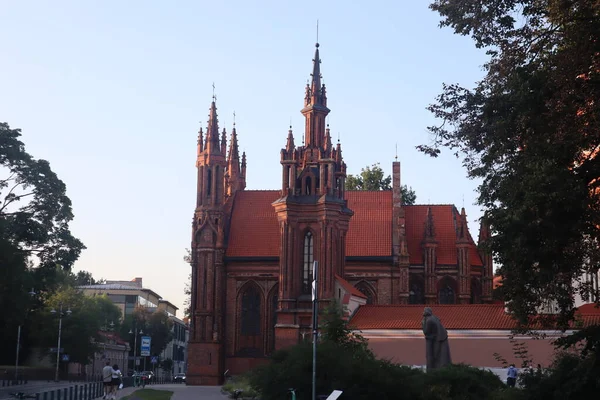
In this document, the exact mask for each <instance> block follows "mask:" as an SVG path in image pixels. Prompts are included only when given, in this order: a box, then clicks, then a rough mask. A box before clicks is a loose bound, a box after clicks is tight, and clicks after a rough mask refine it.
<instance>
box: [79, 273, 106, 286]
mask: <svg viewBox="0 0 600 400" xmlns="http://www.w3.org/2000/svg"><path fill="white" fill-rule="evenodd" d="M73 278H74V282H73V283H74V285H75V286H84V285H100V284H103V283H104V282H105V280H104V279H95V278H94V277H93V276H92V274H91V273H90V272H87V271H78V272H77V274H75V275H73Z"/></svg>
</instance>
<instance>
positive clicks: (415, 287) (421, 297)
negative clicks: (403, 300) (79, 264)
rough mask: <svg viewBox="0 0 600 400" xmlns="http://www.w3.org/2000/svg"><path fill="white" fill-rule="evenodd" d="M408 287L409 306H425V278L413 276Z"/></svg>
mask: <svg viewBox="0 0 600 400" xmlns="http://www.w3.org/2000/svg"><path fill="white" fill-rule="evenodd" d="M408 285H409V292H408V304H425V281H424V280H423V278H422V277H421V276H418V275H414V274H411V275H410V278H409V280H408Z"/></svg>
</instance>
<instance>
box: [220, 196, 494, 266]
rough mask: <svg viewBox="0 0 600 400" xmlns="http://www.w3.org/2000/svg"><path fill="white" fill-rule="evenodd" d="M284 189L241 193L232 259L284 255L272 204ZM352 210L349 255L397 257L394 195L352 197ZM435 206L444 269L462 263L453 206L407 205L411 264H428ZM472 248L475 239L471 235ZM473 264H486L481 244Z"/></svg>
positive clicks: (229, 252) (236, 206) (230, 248)
mask: <svg viewBox="0 0 600 400" xmlns="http://www.w3.org/2000/svg"><path fill="white" fill-rule="evenodd" d="M279 193H280V192H279V191H278V190H256V191H253V190H246V191H242V192H238V193H237V194H236V197H235V201H234V205H233V215H232V220H231V225H230V233H229V245H228V248H227V256H229V257H258V256H263V257H277V256H279V224H278V223H277V216H276V215H275V210H274V209H273V206H272V205H271V204H272V203H273V202H274V201H275V200H277V199H278V198H279ZM346 199H347V200H348V207H349V208H350V209H351V210H353V211H354V216H353V217H352V218H351V219H350V227H349V229H348V236H347V242H346V256H349V257H353V256H362V257H368V256H391V255H392V192H391V191H373V192H369V191H349V192H346ZM429 207H431V210H432V213H433V219H434V224H435V232H436V239H437V241H438V242H439V245H438V253H437V254H438V264H446V265H454V264H456V262H457V261H456V260H457V257H456V245H455V243H456V228H455V226H456V222H455V220H456V219H457V218H460V214H459V213H458V211H457V210H456V208H455V207H454V206H452V205H431V206H429V205H415V206H405V210H406V227H407V229H406V234H407V241H408V250H409V253H410V262H411V264H415V265H419V264H423V252H422V250H421V242H422V240H423V236H424V232H425V217H426V214H427V209H428V208H429ZM469 239H470V241H471V243H473V240H472V238H471V236H469ZM470 258H471V264H472V265H482V262H481V258H480V257H479V254H478V253H477V249H476V247H475V244H474V243H473V247H472V248H471V257H470Z"/></svg>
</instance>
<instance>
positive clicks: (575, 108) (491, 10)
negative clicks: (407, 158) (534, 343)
mask: <svg viewBox="0 0 600 400" xmlns="http://www.w3.org/2000/svg"><path fill="white" fill-rule="evenodd" d="M431 8H432V9H433V10H435V11H437V12H438V13H439V14H440V15H441V17H442V21H441V26H449V27H452V28H453V29H454V31H455V32H456V33H457V34H461V35H470V36H471V37H472V38H473V40H474V41H475V45H476V46H477V47H478V48H485V49H486V50H487V54H488V55H489V60H488V62H487V63H486V64H485V65H484V68H485V71H486V76H485V77H484V78H483V79H482V80H481V81H480V82H479V83H477V85H476V86H475V88H473V89H468V88H464V87H461V86H460V85H456V84H451V85H444V86H443V91H442V94H441V95H440V96H438V98H437V100H436V102H435V103H434V104H433V105H431V106H430V107H429V109H430V110H431V111H432V112H433V114H434V115H435V116H436V117H437V118H439V119H440V120H441V123H440V124H439V125H436V126H432V127H429V130H430V132H431V135H432V137H433V144H432V145H422V146H419V149H420V150H422V151H423V152H425V153H427V154H429V155H432V156H437V155H438V154H439V153H440V151H441V148H448V149H450V150H452V151H453V152H454V153H455V154H456V155H457V156H459V157H462V158H463V163H464V165H465V167H466V169H467V171H468V175H469V177H471V178H478V179H481V180H482V184H481V185H480V186H479V189H478V191H479V199H478V202H479V204H480V205H482V206H483V208H484V209H485V215H484V217H485V218H486V219H487V221H488V222H489V223H490V224H491V227H492V230H493V238H492V242H491V249H492V250H493V252H494V255H495V262H496V263H498V264H499V265H501V267H500V273H501V274H502V276H503V282H502V284H503V294H504V295H505V298H506V300H507V301H508V302H509V303H508V306H509V308H510V310H511V311H512V312H513V313H514V314H515V316H516V317H517V318H518V319H519V321H520V322H522V323H523V324H527V322H528V321H529V318H530V316H532V315H535V314H537V310H539V307H540V306H542V305H543V303H544V302H553V303H555V304H556V305H558V307H559V308H560V314H559V315H558V318H557V320H556V321H551V322H552V323H556V324H557V325H558V326H559V327H562V328H566V327H567V324H568V321H569V320H570V319H572V318H573V315H574V313H573V298H574V297H575V294H577V293H578V292H579V293H581V294H583V295H584V296H585V295H586V294H587V292H588V291H589V287H586V286H585V285H581V284H577V283H575V282H577V281H579V277H581V276H582V275H583V274H584V273H597V272H598V268H599V266H600V248H599V246H598V243H600V242H599V239H600V230H599V227H600V198H599V194H600V179H598V177H599V176H600V157H598V154H599V149H600V118H598V115H600V102H598V101H597V99H599V98H600V84H599V83H600V57H599V56H598V54H600V4H599V3H598V2H597V1H592V0H581V1H561V0H551V1H538V0H521V1H517V0H511V1H502V2H498V1H493V0H478V1H468V2H465V1H463V0H436V1H434V2H433V3H432V4H431Z"/></svg>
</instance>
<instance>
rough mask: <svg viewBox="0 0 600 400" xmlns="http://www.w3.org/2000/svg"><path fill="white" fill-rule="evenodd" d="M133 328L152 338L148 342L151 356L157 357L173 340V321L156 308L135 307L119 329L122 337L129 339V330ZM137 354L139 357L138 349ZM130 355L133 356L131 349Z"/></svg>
mask: <svg viewBox="0 0 600 400" xmlns="http://www.w3.org/2000/svg"><path fill="white" fill-rule="evenodd" d="M135 328H137V329H138V330H140V329H141V330H142V331H143V332H144V336H150V337H151V338H152V340H151V341H150V353H151V354H152V355H159V354H160V353H161V352H162V351H163V350H164V349H165V348H166V347H167V345H168V344H169V343H170V342H171V340H172V339H173V332H172V329H173V321H171V320H170V319H169V316H168V315H167V314H166V313H165V312H164V311H162V310H159V309H157V308H152V309H151V308H146V307H143V306H138V307H136V309H135V310H133V315H132V316H131V317H130V318H129V319H128V320H127V321H126V322H125V323H124V324H123V327H122V329H121V332H122V334H123V337H130V336H131V335H129V330H134V329H135ZM139 345H140V341H139V338H138V346H139ZM137 354H138V355H139V348H138V351H137ZM131 355H133V349H132V352H131Z"/></svg>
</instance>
